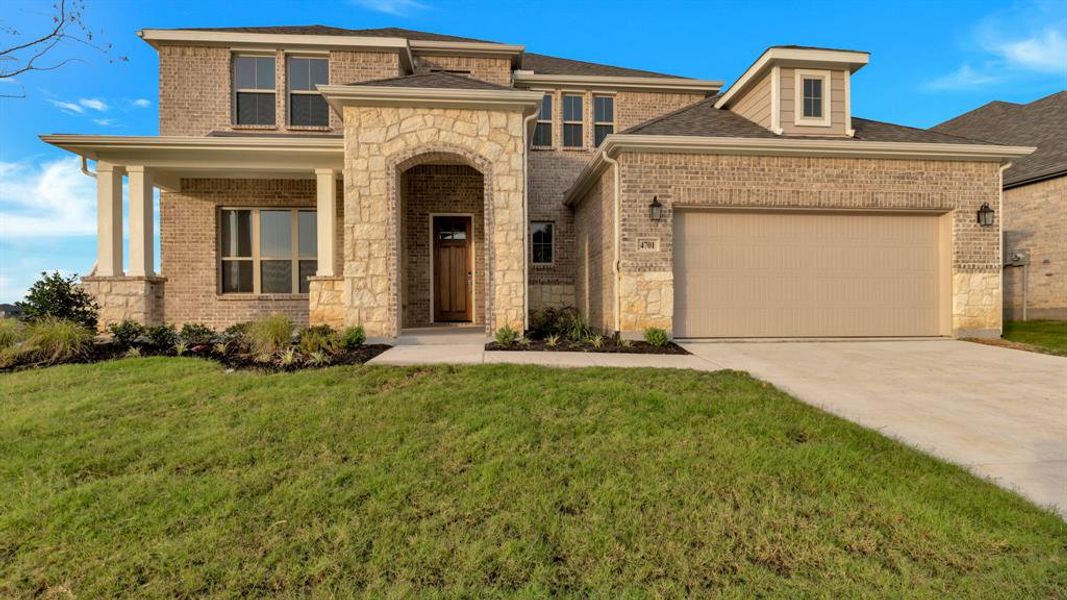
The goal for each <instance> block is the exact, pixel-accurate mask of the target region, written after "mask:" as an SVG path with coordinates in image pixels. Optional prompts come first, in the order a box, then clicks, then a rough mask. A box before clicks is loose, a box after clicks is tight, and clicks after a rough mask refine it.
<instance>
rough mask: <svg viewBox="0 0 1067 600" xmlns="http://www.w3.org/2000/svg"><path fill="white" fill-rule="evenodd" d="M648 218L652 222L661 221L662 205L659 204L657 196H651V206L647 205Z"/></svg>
mask: <svg viewBox="0 0 1067 600" xmlns="http://www.w3.org/2000/svg"><path fill="white" fill-rule="evenodd" d="M648 217H649V218H650V219H652V220H653V221H659V220H661V219H663V205H662V204H660V203H659V196H652V204H649V205H648Z"/></svg>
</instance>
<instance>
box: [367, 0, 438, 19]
mask: <svg viewBox="0 0 1067 600" xmlns="http://www.w3.org/2000/svg"><path fill="white" fill-rule="evenodd" d="M352 3H353V4H355V5H356V6H360V7H362V8H365V9H367V10H373V11H375V12H380V13H385V14H387V15H394V16H398V17H403V16H405V15H409V14H411V13H413V12H418V11H420V10H423V9H425V8H427V6H426V5H425V4H423V3H422V2H418V1H417V0H353V2H352Z"/></svg>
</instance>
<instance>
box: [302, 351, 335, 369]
mask: <svg viewBox="0 0 1067 600" xmlns="http://www.w3.org/2000/svg"><path fill="white" fill-rule="evenodd" d="M307 364H309V365H311V366H313V367H321V366H324V365H328V364H330V355H329V354H326V353H325V352H311V353H309V354H308V357H307Z"/></svg>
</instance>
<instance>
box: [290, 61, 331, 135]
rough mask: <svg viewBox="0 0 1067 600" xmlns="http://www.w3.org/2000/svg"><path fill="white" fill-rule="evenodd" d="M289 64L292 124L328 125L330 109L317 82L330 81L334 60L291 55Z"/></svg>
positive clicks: (323, 83) (321, 83)
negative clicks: (331, 61) (331, 63)
mask: <svg viewBox="0 0 1067 600" xmlns="http://www.w3.org/2000/svg"><path fill="white" fill-rule="evenodd" d="M286 62H287V63H288V77H287V78H286V79H287V81H288V82H289V124H290V125H293V126H296V127H328V126H329V124H330V109H329V106H328V105H327V104H326V99H325V98H323V97H322V94H320V93H319V91H318V89H317V88H316V87H315V86H317V85H325V84H327V83H329V82H330V62H329V60H327V59H325V58H301V57H296V56H291V57H289V58H288V59H287V61H286Z"/></svg>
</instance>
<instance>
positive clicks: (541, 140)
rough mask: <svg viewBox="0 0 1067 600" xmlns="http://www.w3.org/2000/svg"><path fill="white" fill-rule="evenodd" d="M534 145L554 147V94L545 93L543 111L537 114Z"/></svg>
mask: <svg viewBox="0 0 1067 600" xmlns="http://www.w3.org/2000/svg"><path fill="white" fill-rule="evenodd" d="M533 145H534V146H540V147H542V148H551V147H552V94H545V97H544V98H543V99H542V100H541V111H540V112H539V113H538V114H537V126H536V127H535V128H534V137H533Z"/></svg>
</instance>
